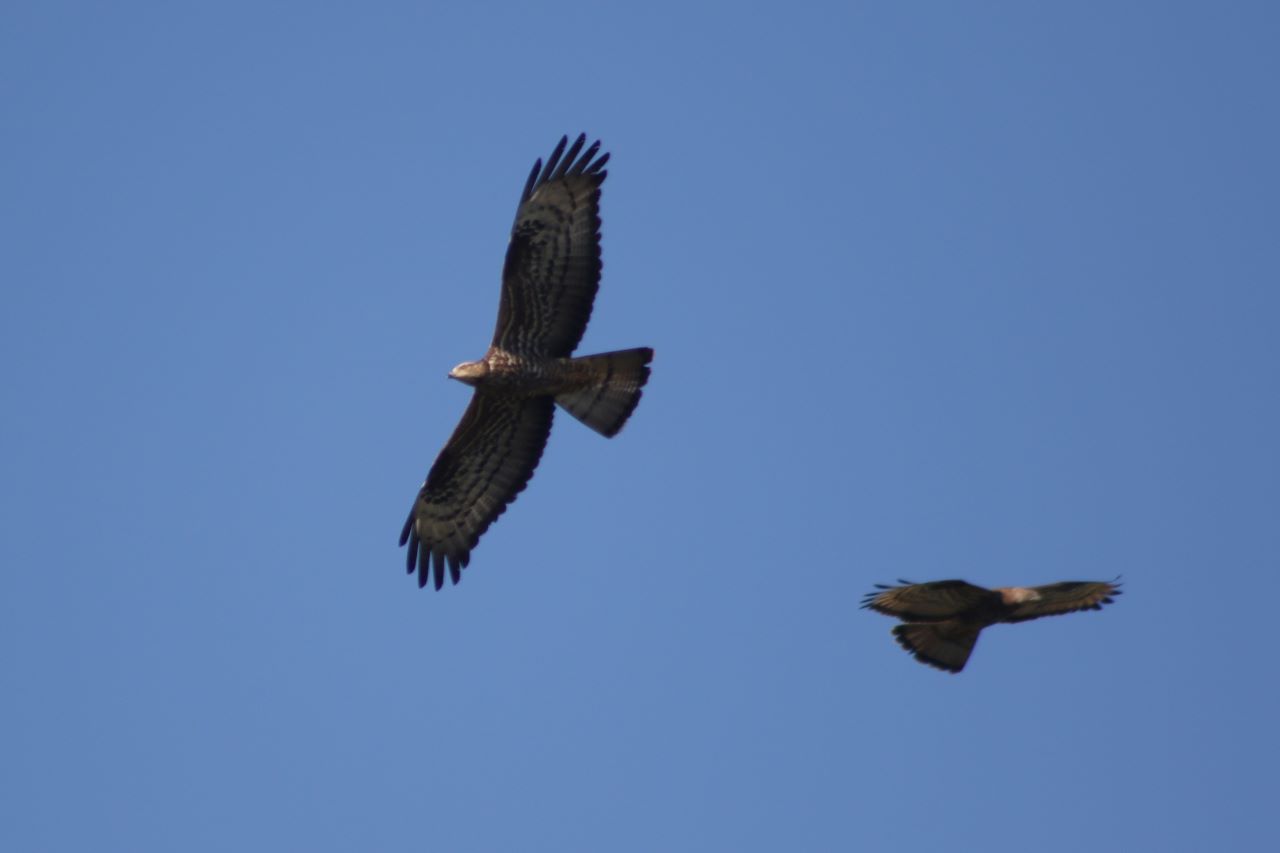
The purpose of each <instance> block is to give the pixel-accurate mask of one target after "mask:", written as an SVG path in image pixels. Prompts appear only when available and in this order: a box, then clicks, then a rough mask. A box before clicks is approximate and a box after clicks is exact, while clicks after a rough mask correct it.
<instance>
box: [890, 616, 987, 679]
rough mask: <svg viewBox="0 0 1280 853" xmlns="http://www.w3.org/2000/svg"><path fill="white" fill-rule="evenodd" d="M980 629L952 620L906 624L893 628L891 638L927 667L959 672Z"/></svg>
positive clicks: (980, 631)
mask: <svg viewBox="0 0 1280 853" xmlns="http://www.w3.org/2000/svg"><path fill="white" fill-rule="evenodd" d="M980 633H982V628H980V627H978V626H976V625H967V624H964V623H962V622H957V621H955V620H954V619H953V620H949V621H947V622H908V623H907V624H905V625H899V626H897V627H896V628H894V629H893V636H894V637H895V638H896V639H897V641H898V645H900V646H902V647H903V648H904V649H906V650H907V651H909V652H911V654H913V655H915V657H916V660H918V661H920V662H921V663H926V664H928V665H929V666H934V667H937V668H938V669H942V670H946V671H947V672H959V671H960V670H962V669H964V665H965V663H967V662H968V660H969V655H970V653H972V652H973V646H974V644H975V643H977V642H978V634H980Z"/></svg>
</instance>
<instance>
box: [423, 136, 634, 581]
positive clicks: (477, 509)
mask: <svg viewBox="0 0 1280 853" xmlns="http://www.w3.org/2000/svg"><path fill="white" fill-rule="evenodd" d="M568 142H569V140H568V138H567V137H564V138H562V139H561V140H560V144H558V145H557V146H556V147H555V150H554V151H552V152H551V156H550V157H548V158H547V162H546V165H545V166H544V165H543V163H542V161H541V160H539V161H537V162H536V163H534V165H533V171H532V172H530V173H529V179H528V181H527V182H526V183H525V186H524V192H523V193H521V195H520V204H519V206H518V207H517V208H516V221H515V224H514V225H513V226H512V229H511V241H510V243H509V244H508V246H507V259H506V263H505V265H504V266H503V268H502V296H501V299H500V301H499V303H498V325H497V328H496V329H495V330H494V333H493V342H492V344H491V345H490V346H489V350H488V352H486V353H485V354H484V357H483V358H481V359H480V360H479V361H469V362H465V363H463V364H460V365H458V366H457V367H455V368H454V369H453V370H452V371H451V372H450V373H449V376H450V377H451V378H453V379H457V380H458V381H459V382H464V383H466V384H467V385H470V386H472V387H473V388H474V389H475V392H474V393H473V394H472V397H471V405H470V406H468V407H467V411H466V413H465V414H464V415H463V416H462V421H461V422H460V423H459V424H458V427H457V429H455V430H454V432H453V436H452V437H451V438H450V439H449V441H448V443H447V444H445V446H444V449H443V450H441V451H440V456H439V457H437V459H436V462H435V464H434V465H432V466H431V471H430V473H428V474H427V479H426V482H425V483H423V485H422V489H421V491H419V492H418V498H417V500H416V501H414V503H413V509H412V510H410V512H409V520H408V521H406V522H405V525H404V530H403V531H402V532H401V534H400V544H401V545H402V546H403V545H406V544H407V545H408V546H409V553H408V570H409V573H410V574H412V573H413V572H414V571H415V569H416V571H417V573H418V586H420V587H422V586H426V584H427V580H428V578H429V577H430V576H431V575H432V573H433V572H434V577H435V588H436V589H440V587H441V586H443V585H444V576H445V569H446V568H447V569H448V570H449V576H450V578H451V579H452V580H453V582H454V583H457V582H458V580H459V578H460V577H461V575H462V569H463V568H465V567H466V566H467V564H468V562H470V559H471V549H472V548H474V547H475V546H476V543H477V542H478V541H479V539H480V535H481V534H482V533H484V532H485V530H486V529H488V527H489V525H490V524H492V523H493V521H494V519H496V518H497V517H498V516H499V515H501V514H502V512H503V510H505V509H506V508H507V504H509V503H511V501H513V500H515V497H516V495H517V494H519V493H520V492H521V491H522V490H523V489H524V487H525V485H527V484H528V482H529V478H530V477H532V476H533V469H534V468H536V467H537V465H538V460H539V459H540V458H541V457H542V449H543V447H545V446H546V443H547V437H548V436H549V435H550V433H551V418H552V415H553V414H555V407H556V405H557V404H559V405H560V406H561V407H562V408H564V409H565V411H567V412H568V413H569V414H571V415H573V416H574V417H575V418H577V419H578V420H580V421H582V422H583V423H584V424H586V425H587V426H589V427H591V428H592V429H593V430H595V431H596V432H598V433H600V434H601V435H603V436H605V437H606V438H612V437H613V436H614V435H616V434H617V433H618V430H620V429H622V425H623V424H625V423H626V422H627V418H628V417H629V416H630V415H631V413H632V411H634V410H635V407H636V404H637V403H638V402H639V401H640V389H641V388H642V387H643V386H644V384H645V382H646V381H647V380H648V378H649V366H648V365H649V362H650V361H651V360H652V359H653V350H651V349H649V348H647V347H643V348H640V349H630V350H622V351H619V352H609V353H604V354H602V355H588V356H581V357H578V358H572V357H571V356H572V354H573V351H574V349H575V348H577V346H578V343H579V342H580V341H581V340H582V333H583V332H584V331H586V328H587V321H588V320H589V319H590V318H591V305H592V302H593V301H594V300H595V296H596V290H597V289H598V288H599V286H600V269H601V263H600V185H601V184H602V183H603V182H604V179H605V175H607V174H608V173H607V172H606V171H605V170H604V165H605V163H607V162H608V160H609V155H608V154H607V153H606V154H601V155H600V156H599V157H597V156H596V155H597V153H598V152H599V151H600V143H599V142H595V143H592V144H591V145H590V146H589V147H588V148H587V149H586V150H585V151H584V150H583V143H584V142H586V135H585V134H584V135H582V136H579V137H578V138H577V139H576V140H575V141H574V143H573V144H572V145H569V144H568ZM566 146H567V147H568V150H565V149H566Z"/></svg>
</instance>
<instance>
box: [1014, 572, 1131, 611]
mask: <svg viewBox="0 0 1280 853" xmlns="http://www.w3.org/2000/svg"><path fill="white" fill-rule="evenodd" d="M1119 580H1120V579H1119V578H1116V580H1115V581H1112V582H1110V583H1108V582H1106V581H1063V582H1062V583H1051V584H1048V585H1046V586H1036V587H1032V588H1031V589H1032V591H1033V592H1035V593H1036V594H1037V595H1038V596H1039V598H1038V599H1035V600H1032V601H1024V602H1022V603H1020V604H1018V605H1017V606H1016V607H1014V608H1013V610H1012V611H1011V612H1010V613H1009V615H1008V616H1006V617H1004V618H1003V619H1002V620H1001V621H1003V622H1026V621H1027V620H1028V619H1039V618H1040V617H1041V616H1058V615H1060V614H1062V613H1074V612H1075V611H1077V610H1101V609H1102V605H1104V604H1110V603H1111V602H1112V601H1114V600H1115V596H1117V595H1119V594H1120V584H1119V583H1118V581H1119Z"/></svg>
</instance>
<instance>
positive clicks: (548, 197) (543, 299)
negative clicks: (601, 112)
mask: <svg viewBox="0 0 1280 853" xmlns="http://www.w3.org/2000/svg"><path fill="white" fill-rule="evenodd" d="M586 139H587V137H586V135H585V134H583V135H581V136H579V137H578V138H577V139H576V140H575V141H574V143H573V145H571V146H569V150H568V151H565V145H566V144H568V141H569V140H568V137H562V138H561V139H560V144H559V145H557V146H556V148H555V150H554V151H553V152H551V156H550V157H548V158H547V164H546V166H543V165H542V161H541V160H539V161H538V162H536V163H534V164H533V171H532V172H530V173H529V180H528V181H527V182H526V183H525V186H524V193H523V194H521V196H520V206H519V207H518V208H517V209H516V221H515V224H514V225H513V226H512V228H511V242H510V244H509V245H508V246H507V260H506V263H505V264H504V265H503V269H502V299H501V302H500V303H499V306H498V325H497V328H496V329H495V330H494V333H493V345H494V346H496V347H500V348H502V349H504V350H507V351H509V352H515V353H520V354H522V355H533V356H542V357H546V358H565V357H567V356H569V355H571V354H572V353H573V351H574V349H575V348H577V346H578V342H579V341H581V340H582V333H583V332H585V331H586V329H587V321H588V320H590V319H591V306H592V303H593V302H594V301H595V298H596V290H597V289H598V288H599V286H600V267H601V264H600V185H601V183H603V182H604V179H605V176H606V175H607V174H608V173H607V172H605V171H604V165H605V163H607V162H608V161H609V155H608V154H607V153H606V154H603V155H601V156H600V157H599V158H597V157H596V153H597V152H598V151H599V150H600V143H599V142H593V143H592V144H591V146H590V147H589V148H587V150H586V151H582V144H583V143H584V142H586ZM579 152H581V156H579Z"/></svg>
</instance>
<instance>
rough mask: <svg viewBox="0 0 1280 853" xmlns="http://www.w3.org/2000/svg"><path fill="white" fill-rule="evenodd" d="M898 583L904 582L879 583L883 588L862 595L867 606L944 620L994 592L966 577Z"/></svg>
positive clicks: (902, 615) (888, 612) (907, 618)
mask: <svg viewBox="0 0 1280 853" xmlns="http://www.w3.org/2000/svg"><path fill="white" fill-rule="evenodd" d="M898 583H900V584H903V586H886V585H884V584H876V589H879V590H883V592H870V593H867V595H866V596H865V597H863V599H862V606H863V608H864V609H869V610H874V611H876V612H877V613H883V614H884V615H886V616H896V617H898V618H899V619H902V620H903V621H906V622H941V621H943V620H946V619H951V618H953V617H955V616H959V615H960V614H961V613H964V612H965V611H967V610H971V609H972V608H974V607H976V606H978V605H979V604H981V603H983V602H984V601H985V600H987V599H990V598H991V597H992V595H993V593H992V592H991V590H989V589H984V588H983V587H980V586H974V585H973V584H971V583H966V582H965V581H934V582H933V583H911V582H910V581H902V580H900V581H898Z"/></svg>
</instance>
